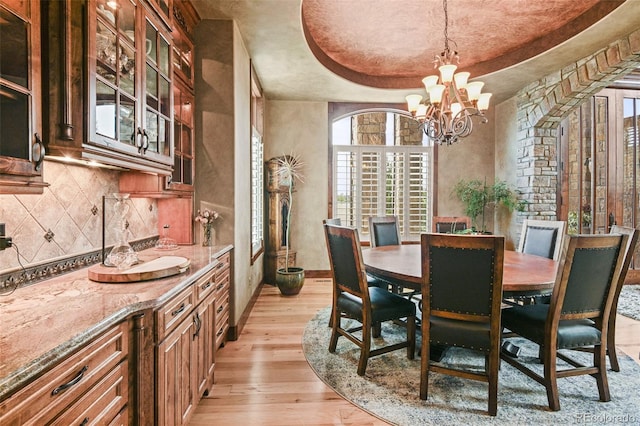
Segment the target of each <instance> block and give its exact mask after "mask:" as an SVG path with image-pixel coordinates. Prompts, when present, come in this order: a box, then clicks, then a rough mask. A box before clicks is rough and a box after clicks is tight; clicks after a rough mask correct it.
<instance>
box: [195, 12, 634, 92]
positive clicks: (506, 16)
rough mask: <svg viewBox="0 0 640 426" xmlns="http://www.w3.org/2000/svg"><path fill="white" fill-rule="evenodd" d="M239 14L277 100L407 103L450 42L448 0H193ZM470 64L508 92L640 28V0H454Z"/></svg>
mask: <svg viewBox="0 0 640 426" xmlns="http://www.w3.org/2000/svg"><path fill="white" fill-rule="evenodd" d="M192 3H193V4H194V6H195V7H196V9H197V11H198V13H199V14H200V16H201V18H203V19H233V20H235V21H236V23H237V25H238V28H239V30H240V33H241V34H242V36H243V39H244V42H245V44H246V46H247V49H248V50H249V53H250V55H251V58H252V63H253V64H254V67H255V68H256V70H257V73H258V76H259V78H260V80H261V83H262V87H263V89H264V92H265V95H266V96H267V97H268V98H270V99H290V100H325V101H351V102H404V96H405V95H406V94H407V93H410V92H415V91H416V89H418V90H419V89H420V87H421V82H420V80H421V79H422V77H424V76H425V75H428V74H433V71H434V70H433V57H434V55H435V54H438V53H440V52H441V51H442V50H443V47H444V22H445V20H444V11H443V7H442V1H441V0H192ZM448 16H449V28H448V35H449V38H450V39H451V40H453V41H454V42H455V45H454V44H452V45H451V47H452V48H453V49H455V50H457V51H458V52H459V54H460V64H459V67H460V69H465V70H466V71H470V72H471V73H472V76H473V77H478V76H482V80H483V81H485V83H486V85H485V89H486V91H490V92H493V93H494V99H496V100H500V99H504V98H506V97H508V96H512V95H513V94H514V93H515V92H516V91H517V90H519V89H520V88H522V87H523V86H524V85H526V84H528V83H530V82H531V81H534V80H536V79H539V78H542V77H544V76H545V75H547V74H549V73H552V72H554V71H557V70H558V69H561V68H562V67H564V66H567V65H569V64H571V63H572V62H575V61H577V60H579V59H580V58H582V57H584V56H586V55H589V54H591V53H593V52H594V50H596V49H599V48H602V47H603V46H605V45H606V44H608V43H610V42H612V41H615V40H617V39H619V38H621V37H622V36H624V35H627V34H629V33H631V32H632V31H634V30H635V29H637V28H640V0H627V1H624V0H449V1H448Z"/></svg>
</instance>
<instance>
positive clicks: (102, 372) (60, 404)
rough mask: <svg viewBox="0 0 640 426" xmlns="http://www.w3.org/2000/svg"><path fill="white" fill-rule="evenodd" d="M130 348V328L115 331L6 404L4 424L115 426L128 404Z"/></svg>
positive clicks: (0, 419) (0, 416)
mask: <svg viewBox="0 0 640 426" xmlns="http://www.w3.org/2000/svg"><path fill="white" fill-rule="evenodd" d="M128 342H129V338H128V322H126V321H125V322H122V323H120V324H118V325H115V326H113V327H111V328H110V329H109V330H107V331H105V332H104V333H102V334H101V335H100V336H98V337H96V338H95V339H93V340H92V341H91V342H89V343H88V344H87V345H86V346H85V347H83V348H81V349H80V350H78V351H76V352H75V353H74V354H72V355H71V356H69V357H68V358H66V359H65V360H63V361H61V362H60V363H59V364H58V365H56V366H54V367H53V368H52V369H51V370H49V371H48V372H46V373H45V374H44V375H42V376H41V377H39V378H38V379H36V380H35V381H33V382H31V383H30V384H29V385H27V386H25V387H24V388H23V389H21V390H20V391H18V392H17V393H15V394H14V395H12V396H11V397H9V398H8V399H6V400H4V401H2V403H0V424H2V425H7V426H8V425H42V424H54V425H58V424H59V425H69V424H109V423H110V422H111V421H113V420H115V419H116V418H118V417H119V416H121V415H122V413H123V411H125V410H126V407H127V404H128V377H129V367H128V365H129V364H128V355H129V344H128ZM124 418H125V419H126V417H124ZM125 423H126V422H125Z"/></svg>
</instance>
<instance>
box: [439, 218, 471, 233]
mask: <svg viewBox="0 0 640 426" xmlns="http://www.w3.org/2000/svg"><path fill="white" fill-rule="evenodd" d="M432 224H433V226H432V228H431V231H432V232H437V233H440V234H454V233H456V232H459V231H465V230H467V229H471V219H470V218H469V217H468V216H434V217H433V219H432Z"/></svg>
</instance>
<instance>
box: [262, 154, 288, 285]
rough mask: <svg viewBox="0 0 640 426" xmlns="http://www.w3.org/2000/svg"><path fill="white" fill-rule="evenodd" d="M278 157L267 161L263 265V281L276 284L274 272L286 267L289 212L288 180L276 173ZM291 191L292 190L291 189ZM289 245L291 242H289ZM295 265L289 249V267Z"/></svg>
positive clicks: (278, 166)
mask: <svg viewBox="0 0 640 426" xmlns="http://www.w3.org/2000/svg"><path fill="white" fill-rule="evenodd" d="M278 160H279V157H274V158H272V159H270V160H269V161H267V192H268V193H269V208H268V211H267V215H268V220H269V227H268V228H267V247H266V253H265V263H264V280H265V282H267V283H270V284H275V283H276V271H277V270H278V269H280V268H284V267H285V266H286V263H285V258H286V256H287V253H286V249H287V241H286V235H287V234H286V232H287V226H288V225H289V224H288V223H287V213H288V212H289V186H290V185H293V182H292V181H291V180H290V179H286V176H283V174H281V173H278V170H279V169H280V163H279V161H278ZM292 190H293V188H292ZM289 243H291V242H289ZM295 263H296V253H295V252H294V251H291V248H289V263H288V265H289V266H294V265H295Z"/></svg>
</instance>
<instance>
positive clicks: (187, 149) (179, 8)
mask: <svg viewBox="0 0 640 426" xmlns="http://www.w3.org/2000/svg"><path fill="white" fill-rule="evenodd" d="M173 17H174V20H173V22H174V25H173V31H172V34H171V35H172V53H171V60H172V62H173V139H172V140H173V170H172V172H171V174H170V175H167V176H162V175H160V176H158V175H150V174H148V173H135V172H133V173H126V174H123V175H122V176H121V180H120V190H121V191H123V192H127V193H130V194H132V196H144V197H153V198H166V197H185V196H191V195H192V194H193V191H194V186H193V183H194V173H195V170H194V165H195V157H194V151H195V149H194V146H193V141H194V137H195V133H194V132H195V118H194V116H195V114H194V112H195V92H194V81H193V52H194V46H193V29H194V27H195V26H196V25H197V23H198V21H199V20H200V18H199V16H198V14H197V12H196V11H195V9H194V8H193V6H192V5H191V3H190V2H188V1H182V0H176V1H174V2H173Z"/></svg>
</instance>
